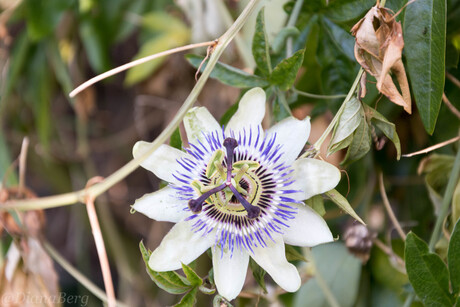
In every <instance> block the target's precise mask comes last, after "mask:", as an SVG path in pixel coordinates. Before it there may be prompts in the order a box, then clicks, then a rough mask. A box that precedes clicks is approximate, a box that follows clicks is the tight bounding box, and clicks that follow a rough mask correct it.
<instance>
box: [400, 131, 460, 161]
mask: <svg viewBox="0 0 460 307" xmlns="http://www.w3.org/2000/svg"><path fill="white" fill-rule="evenodd" d="M458 140H460V135H459V136H456V137H454V138H452V139H450V140H447V141H444V142H441V143H439V144H436V145H433V146H430V147H427V148H425V149H422V150H419V151H416V152H413V153H410V154H407V155H402V156H403V157H404V158H409V157H413V156H416V155H420V154H424V153H428V152H430V151H433V150H436V149H438V148H441V147H444V146H447V145H449V144H452V143H455V142H456V141H458Z"/></svg>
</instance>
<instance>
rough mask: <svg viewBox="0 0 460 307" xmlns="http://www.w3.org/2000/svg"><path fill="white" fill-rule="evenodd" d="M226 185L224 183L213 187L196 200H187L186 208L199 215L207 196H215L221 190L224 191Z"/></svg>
mask: <svg viewBox="0 0 460 307" xmlns="http://www.w3.org/2000/svg"><path fill="white" fill-rule="evenodd" d="M226 186H227V185H226V184H225V183H224V184H221V185H220V186H218V187H215V188H213V189H211V190H209V191H208V192H206V193H203V194H202V195H200V197H198V198H197V199H191V200H189V202H188V207H189V208H190V210H191V211H192V212H193V213H195V214H197V213H200V212H201V209H202V207H203V203H204V201H205V200H206V199H208V197H209V196H211V195H213V194H216V193H217V192H220V191H222V190H223V189H225V187H226Z"/></svg>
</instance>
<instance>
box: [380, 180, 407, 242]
mask: <svg viewBox="0 0 460 307" xmlns="http://www.w3.org/2000/svg"><path fill="white" fill-rule="evenodd" d="M379 187H380V194H381V195H382V200H383V205H384V206H385V209H386V210H387V213H388V216H389V217H390V220H391V222H392V223H393V226H394V227H395V228H396V231H397V232H398V234H399V236H400V237H401V239H403V240H404V241H406V234H405V233H404V230H402V227H401V225H400V224H399V222H398V219H397V218H396V216H395V213H394V212H393V209H391V205H390V201H389V200H388V196H387V193H386V192H385V185H384V183H383V173H382V172H380V174H379Z"/></svg>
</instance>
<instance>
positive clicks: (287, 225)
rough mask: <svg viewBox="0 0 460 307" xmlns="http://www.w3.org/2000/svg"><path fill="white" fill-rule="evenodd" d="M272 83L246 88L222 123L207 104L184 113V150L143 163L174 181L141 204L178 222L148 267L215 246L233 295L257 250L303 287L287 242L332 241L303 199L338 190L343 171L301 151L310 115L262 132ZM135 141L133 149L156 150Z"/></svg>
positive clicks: (283, 278)
mask: <svg viewBox="0 0 460 307" xmlns="http://www.w3.org/2000/svg"><path fill="white" fill-rule="evenodd" d="M264 114H265V92H264V91H263V90H262V89H260V88H255V89H252V90H250V91H248V92H247V93H246V94H245V95H244V96H243V97H242V99H241V101H240V103H239V106H238V110H237V112H236V113H235V115H234V116H233V117H232V118H231V120H230V121H229V123H228V125H227V126H226V127H225V129H223V128H222V127H220V126H219V124H218V123H217V121H216V120H215V119H214V118H213V117H212V115H211V114H210V113H209V112H208V111H207V109H206V108H194V109H192V110H190V111H189V112H188V114H187V115H186V116H185V118H184V126H185V130H186V133H187V137H188V142H189V147H188V148H186V152H184V151H180V150H177V149H174V148H172V147H170V146H168V145H162V146H161V147H160V148H158V149H157V150H156V151H155V152H154V153H153V154H152V155H150V156H149V158H147V159H146V160H145V161H144V162H143V163H142V164H141V165H142V166H143V167H144V168H146V169H148V170H150V171H152V172H153V173H154V174H155V175H157V176H158V177H159V178H160V179H163V180H165V181H167V182H169V183H170V184H169V185H168V186H167V187H165V188H163V189H161V190H159V191H157V192H154V193H151V194H147V195H145V196H143V197H142V198H140V199H138V200H137V201H136V202H135V204H134V205H133V208H134V209H135V210H136V211H139V212H141V213H143V214H145V215H147V216H148V217H150V218H152V219H155V220H157V221H169V222H174V223H177V224H176V225H175V226H174V227H173V228H172V229H171V230H170V231H169V233H168V234H167V235H166V236H165V237H164V239H163V241H162V242H161V244H160V246H159V247H158V248H157V249H155V250H154V251H153V253H152V254H151V256H150V259H149V266H150V267H151V268H152V269H153V270H155V271H160V272H161V271H171V270H177V269H179V268H181V267H182V266H181V263H184V264H188V263H190V262H192V261H193V260H195V259H196V258H197V257H198V256H199V255H201V254H202V253H203V252H205V251H206V250H207V249H208V248H211V250H212V255H213V257H212V258H213V259H212V262H213V267H214V280H215V283H216V286H217V290H218V291H219V293H220V294H221V295H222V296H224V297H225V298H226V299H228V300H232V299H234V298H235V297H236V296H237V295H238V294H239V293H240V291H241V289H242V287H243V283H244V280H245V277H246V271H247V267H248V262H249V256H251V257H252V258H253V259H254V261H256V262H257V263H258V264H259V265H260V266H261V267H262V268H263V269H264V270H265V271H267V272H268V274H270V276H271V277H272V278H273V280H274V281H275V282H276V283H277V284H278V285H280V287H282V288H283V289H285V290H286V291H290V292H294V291H296V290H297V289H298V288H299V287H300V276H299V273H298V271H297V269H296V267H295V266H294V265H292V264H290V263H289V262H288V261H287V260H286V256H285V247H284V244H285V243H286V244H290V245H296V246H314V245H317V244H321V243H325V242H330V241H332V240H333V238H332V234H331V232H330V230H329V228H328V226H327V224H326V222H325V221H324V220H323V219H322V217H321V216H319V215H318V214H317V213H316V212H315V211H313V210H312V209H311V208H310V207H308V206H306V205H305V204H304V203H303V202H302V201H303V200H305V199H308V198H310V197H312V196H314V195H317V194H320V193H324V192H327V191H329V190H331V189H333V188H334V187H335V186H336V185H337V183H338V182H339V180H340V172H339V170H338V169H337V168H336V167H334V166H333V165H331V164H329V163H326V162H324V161H320V160H316V159H310V158H302V159H298V160H295V159H296V158H297V156H298V155H299V153H300V152H301V150H302V148H303V147H304V145H305V143H306V141H307V139H308V136H309V133H310V120H309V118H306V119H304V120H297V119H295V118H293V117H289V118H287V119H285V120H283V121H281V122H279V123H278V124H276V125H274V126H273V127H272V128H270V129H269V130H268V131H265V132H264V131H263V130H262V127H261V122H262V119H263V117H264ZM150 146H151V145H150V143H147V142H137V143H136V145H135V146H134V149H133V154H134V157H139V156H141V155H142V154H143V153H144V152H146V150H148V149H149V147H150Z"/></svg>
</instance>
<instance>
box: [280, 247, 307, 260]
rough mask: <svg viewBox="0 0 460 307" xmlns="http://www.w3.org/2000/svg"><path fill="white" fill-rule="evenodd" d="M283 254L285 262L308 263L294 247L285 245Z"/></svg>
mask: <svg viewBox="0 0 460 307" xmlns="http://www.w3.org/2000/svg"><path fill="white" fill-rule="evenodd" d="M285 253H286V259H287V261H304V262H308V260H307V259H306V258H305V257H304V255H302V254H301V253H300V252H298V251H297V250H296V249H295V247H294V246H291V245H285Z"/></svg>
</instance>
